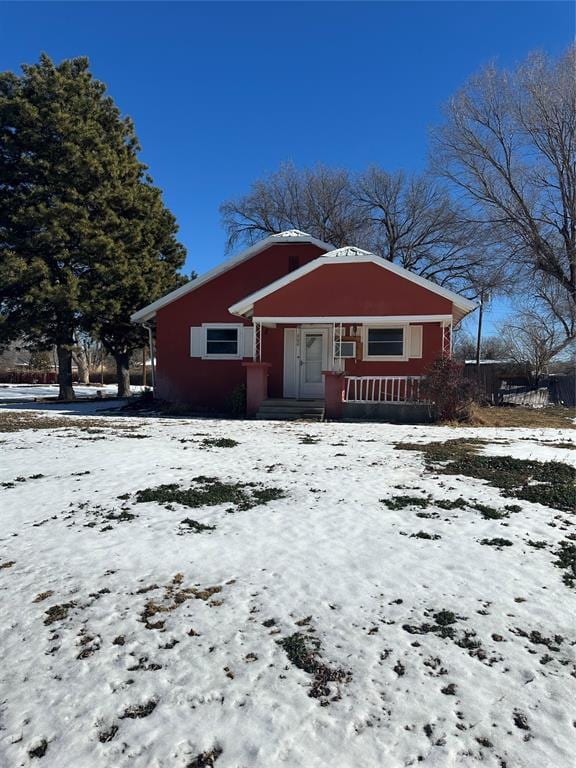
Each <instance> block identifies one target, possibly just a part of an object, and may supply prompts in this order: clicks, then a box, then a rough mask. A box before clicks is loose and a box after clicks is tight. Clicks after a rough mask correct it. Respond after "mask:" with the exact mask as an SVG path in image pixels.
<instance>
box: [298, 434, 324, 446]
mask: <svg viewBox="0 0 576 768" xmlns="http://www.w3.org/2000/svg"><path fill="white" fill-rule="evenodd" d="M319 442H320V438H318V437H314V436H313V435H302V436H301V437H300V443H301V445H316V443H319Z"/></svg>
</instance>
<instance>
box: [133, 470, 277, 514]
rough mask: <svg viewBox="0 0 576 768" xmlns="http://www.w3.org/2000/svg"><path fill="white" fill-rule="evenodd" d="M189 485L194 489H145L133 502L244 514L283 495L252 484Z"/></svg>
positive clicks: (204, 481) (203, 480) (200, 480)
mask: <svg viewBox="0 0 576 768" xmlns="http://www.w3.org/2000/svg"><path fill="white" fill-rule="evenodd" d="M192 482H193V483H194V486H192V487H190V488H182V487H180V486H179V485H177V484H176V483H170V484H167V485H159V486H156V487H155V488H145V489H144V490H142V491H138V492H137V493H136V502H137V503H139V504H142V503H145V502H151V501H156V502H158V503H159V504H174V503H175V504H182V505H183V506H185V507H193V508H198V507H209V506H216V505H218V504H232V505H234V507H235V508H236V509H237V510H246V509H251V508H252V507H256V506H258V505H260V504H267V503H268V502H269V501H274V500H276V499H281V498H283V497H284V496H285V495H286V494H285V493H284V491H283V490H282V489H281V488H266V487H262V486H259V485H257V484H256V483H224V482H222V481H221V480H219V479H218V478H217V477H205V476H204V475H200V476H198V477H195V478H193V480H192Z"/></svg>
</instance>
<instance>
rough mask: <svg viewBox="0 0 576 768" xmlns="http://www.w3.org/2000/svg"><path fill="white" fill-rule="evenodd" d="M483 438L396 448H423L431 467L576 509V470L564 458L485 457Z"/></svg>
mask: <svg viewBox="0 0 576 768" xmlns="http://www.w3.org/2000/svg"><path fill="white" fill-rule="evenodd" d="M483 442H484V441H482V440H469V439H457V440H447V441H445V442H443V443H397V444H396V448H400V449H401V450H408V451H421V452H422V453H423V454H424V458H425V462H426V467H427V469H429V470H431V471H434V472H438V473H439V474H447V475H465V476H467V477H475V478H479V479H481V480H486V481H487V482H488V483H489V484H490V485H492V486H494V487H496V488H500V489H501V491H502V492H503V493H504V495H505V496H512V497H514V498H518V499H524V500H526V501H531V502H535V503H539V504H543V505H544V506H547V507H551V508H553V509H560V510H566V511H568V510H569V511H572V510H574V509H576V469H574V467H571V466H570V465H568V464H565V463H563V462H561V461H536V460H533V459H515V458H512V457H511V456H483V455H479V454H478V453H477V451H478V447H479V445H482V444H483Z"/></svg>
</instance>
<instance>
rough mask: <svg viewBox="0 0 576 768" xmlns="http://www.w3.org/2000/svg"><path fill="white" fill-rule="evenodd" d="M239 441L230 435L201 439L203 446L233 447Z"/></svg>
mask: <svg viewBox="0 0 576 768" xmlns="http://www.w3.org/2000/svg"><path fill="white" fill-rule="evenodd" d="M237 445H240V443H239V442H238V441H237V440H232V438H231V437H205V438H204V440H202V447H203V448H235V447H236V446H237Z"/></svg>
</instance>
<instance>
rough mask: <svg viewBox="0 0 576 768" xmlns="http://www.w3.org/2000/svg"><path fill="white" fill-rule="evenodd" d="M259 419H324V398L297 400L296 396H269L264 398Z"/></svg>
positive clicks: (257, 416)
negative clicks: (266, 398)
mask: <svg viewBox="0 0 576 768" xmlns="http://www.w3.org/2000/svg"><path fill="white" fill-rule="evenodd" d="M256 418H257V419H277V420H282V421H295V420H297V419H305V420H307V421H323V420H324V400H297V399H296V398H269V399H268V400H264V402H263V403H262V405H261V406H260V408H259V409H258V413H257V414H256Z"/></svg>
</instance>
